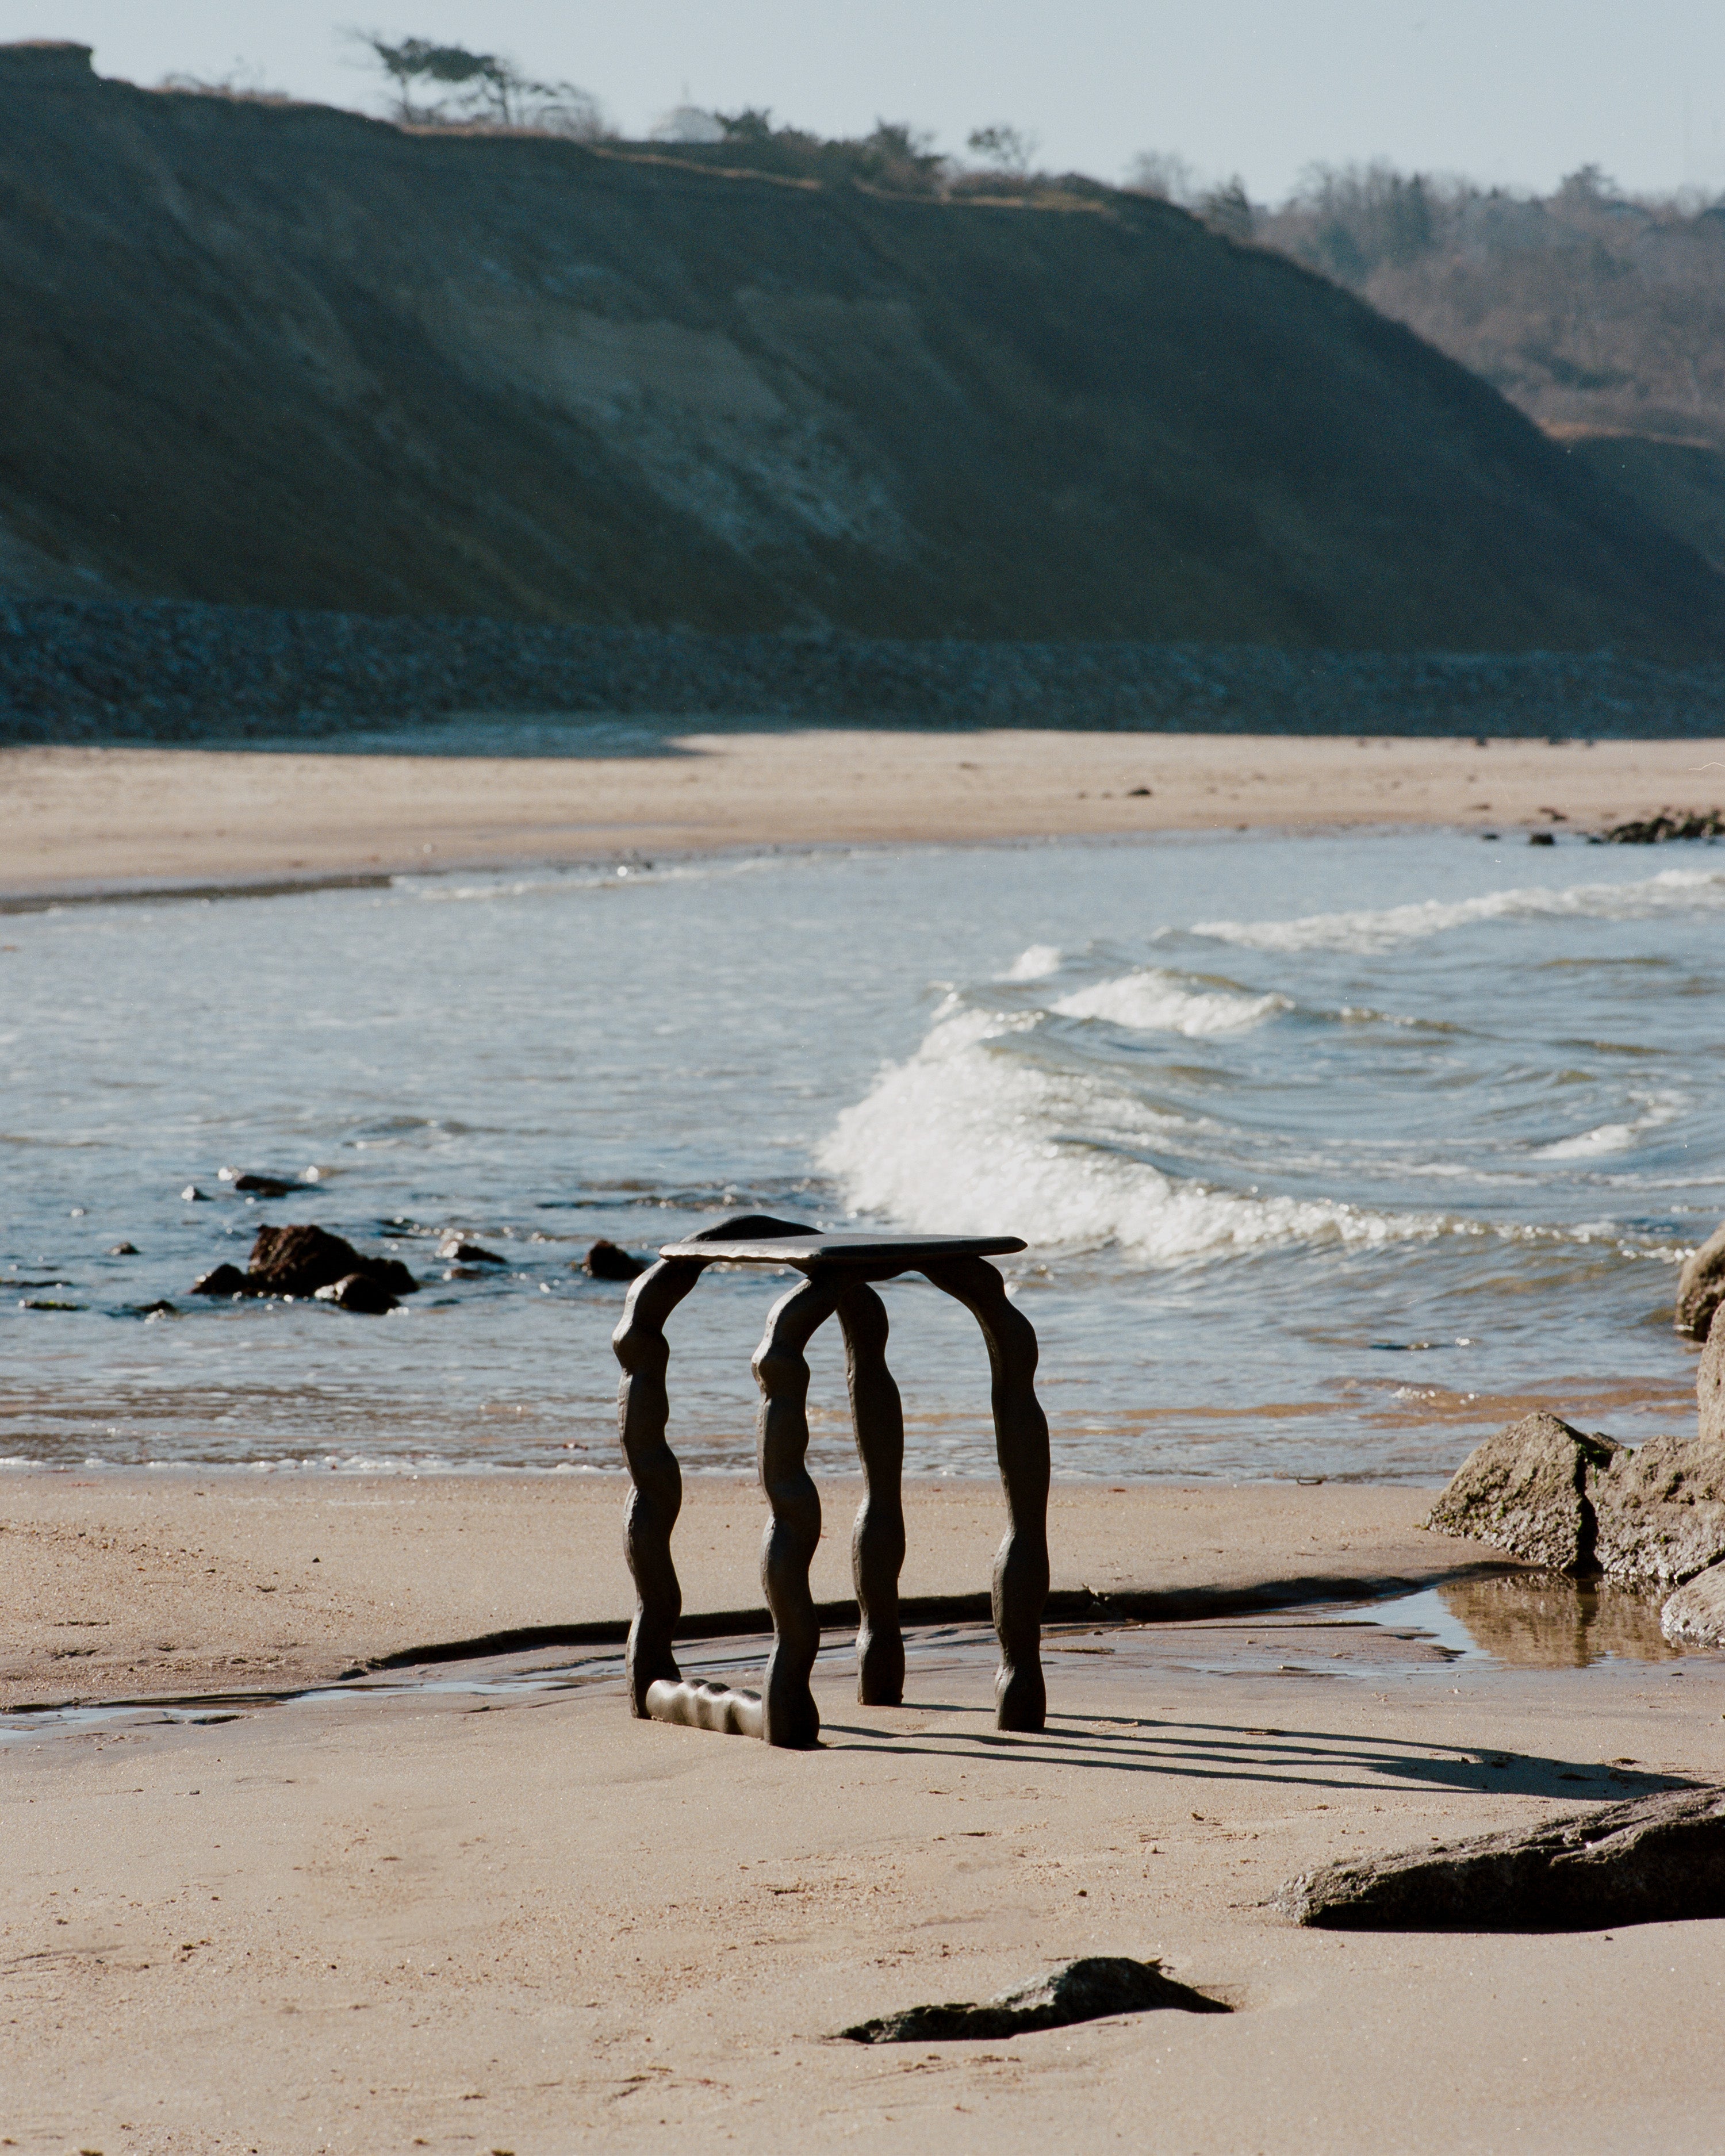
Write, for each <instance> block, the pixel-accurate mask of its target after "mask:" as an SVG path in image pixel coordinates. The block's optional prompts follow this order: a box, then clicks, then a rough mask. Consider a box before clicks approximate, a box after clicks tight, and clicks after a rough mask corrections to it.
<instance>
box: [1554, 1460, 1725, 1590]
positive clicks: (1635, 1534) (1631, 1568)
mask: <svg viewBox="0 0 1725 2156" xmlns="http://www.w3.org/2000/svg"><path fill="white" fill-rule="evenodd" d="M1587 1496H1588V1498H1589V1501H1590V1502H1591V1503H1592V1506H1593V1509H1594V1561H1595V1562H1596V1563H1598V1565H1599V1568H1600V1570H1601V1571H1603V1572H1604V1575H1605V1577H1606V1578H1608V1579H1610V1580H1615V1582H1616V1583H1617V1584H1618V1585H1619V1586H1620V1587H1630V1588H1636V1589H1642V1590H1644V1591H1645V1590H1647V1589H1655V1588H1663V1589H1669V1588H1672V1587H1676V1586H1678V1585H1680V1584H1681V1583H1682V1582H1683V1581H1684V1580H1686V1579H1691V1578H1693V1577H1694V1576H1695V1574H1696V1573H1698V1572H1704V1571H1705V1570H1706V1569H1707V1567H1708V1566H1709V1565H1710V1564H1712V1563H1715V1562H1716V1561H1717V1559H1718V1558H1722V1557H1725V1440H1721V1439H1719V1438H1717V1437H1716V1438H1707V1437H1695V1438H1681V1437H1650V1438H1649V1439H1648V1440H1647V1441H1646V1443H1645V1445H1637V1446H1636V1447H1635V1450H1633V1451H1631V1450H1629V1449H1628V1448H1627V1447H1626V1446H1625V1447H1624V1448H1623V1449H1621V1450H1619V1451H1618V1453H1617V1454H1616V1455H1615V1457H1614V1458H1613V1459H1612V1460H1611V1462H1610V1464H1609V1466H1608V1467H1607V1468H1606V1469H1605V1470H1604V1472H1603V1473H1599V1474H1589V1476H1588V1479H1587Z"/></svg>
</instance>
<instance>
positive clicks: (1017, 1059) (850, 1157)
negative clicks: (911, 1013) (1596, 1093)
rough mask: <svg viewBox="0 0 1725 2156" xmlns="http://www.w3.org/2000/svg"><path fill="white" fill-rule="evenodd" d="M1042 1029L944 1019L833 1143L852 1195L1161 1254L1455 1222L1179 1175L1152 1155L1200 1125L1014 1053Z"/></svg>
mask: <svg viewBox="0 0 1725 2156" xmlns="http://www.w3.org/2000/svg"><path fill="white" fill-rule="evenodd" d="M1106 985H1109V986H1112V985H1116V984H1113V983H1108V984H1106ZM1240 1000H1242V1001H1244V1000H1245V999H1244V998H1241V999H1240ZM1264 1000H1269V999H1267V998H1266V999H1264ZM1276 1000H1278V1001H1280V1000H1281V999H1280V998H1278V999H1276ZM1056 1008H1059V1006H1056ZM1037 1023H1038V1021H1037V1019H1035V1017H1034V1016H1024V1015H1019V1016H1011V1017H1003V1016H1002V1015H1000V1014H996V1013H993V1012H987V1011H980V1010H962V1009H961V1010H949V1011H947V1012H943V1013H942V1014H940V1015H939V1016H937V1019H936V1021H935V1023H934V1024H933V1025H932V1028H931V1029H930V1030H929V1033H928V1034H927V1038H926V1039H924V1040H923V1042H922V1045H921V1046H920V1047H919V1048H918V1049H917V1050H916V1053H915V1054H914V1055H911V1057H909V1058H908V1059H907V1060H906V1061H905V1062H903V1063H900V1064H896V1065H893V1066H891V1068H889V1069H888V1070H885V1071H883V1072H882V1073H881V1074H880V1077H879V1078H877V1079H876V1081H875V1084H874V1086H872V1087H871V1088H870V1091H869V1092H868V1094H867V1095H866V1096H865V1098H864V1099H862V1100H861V1101H858V1102H857V1103H856V1104H855V1106H853V1107H850V1108H847V1109H845V1110H844V1111H843V1112H842V1113H841V1114H840V1115H839V1118H838V1121H837V1123H836V1124H835V1126H834V1129H833V1132H832V1133H831V1135H830V1136H829V1138H828V1139H827V1141H826V1142H825V1144H824V1146H823V1147H822V1148H821V1152H820V1165H821V1166H822V1167H823V1168H824V1169H825V1170H826V1171H827V1173H829V1174H830V1175H832V1176H833V1177H834V1178H835V1179H836V1180H837V1181H838V1183H839V1186H840V1188H841V1189H842V1190H843V1192H844V1194H845V1200H846V1202H847V1204H850V1206H851V1207H852V1208H853V1209H855V1210H856V1211H857V1212H860V1213H867V1214H878V1215H880V1216H883V1217H886V1218H888V1219H894V1220H897V1221H900V1222H901V1223H903V1224H904V1225H905V1226H906V1227H908V1228H911V1229H921V1230H923V1231H925V1232H928V1233H935V1232H942V1231H944V1232H947V1233H957V1234H961V1235H963V1234H983V1233H989V1232H995V1233H998V1232H999V1231H1000V1229H1001V1224H1002V1223H1003V1222H1004V1223H1007V1224H1012V1223H1016V1222H1027V1223H1029V1224H1033V1225H1034V1229H1035V1235H1036V1240H1037V1241H1038V1243H1039V1244H1050V1243H1057V1244H1065V1245H1079V1246H1086V1245H1101V1244H1112V1245H1116V1246H1117V1247H1119V1248H1120V1249H1122V1250H1126V1251H1129V1252H1130V1253H1132V1255H1134V1256H1136V1257H1137V1258H1139V1259H1140V1260H1150V1261H1152V1262H1156V1263H1171V1262H1173V1261H1176V1260H1183V1259H1194V1258H1206V1257H1221V1256H1224V1255H1231V1254H1235V1253H1240V1252H1243V1251H1246V1250H1257V1249H1262V1248H1265V1247H1266V1246H1268V1245H1275V1244H1287V1243H1303V1244H1330V1245H1369V1244H1378V1243H1384V1242H1389V1241H1391V1240H1399V1239H1402V1238H1407V1237H1415V1236H1431V1235H1440V1234H1442V1233H1444V1232H1445V1229H1446V1228H1448V1227H1449V1225H1450V1224H1449V1223H1447V1222H1446V1221H1445V1220H1444V1219H1442V1218H1440V1217H1439V1216H1438V1215H1435V1214H1411V1213H1409V1214H1391V1213H1386V1212H1377V1211H1373V1210H1372V1209H1369V1208H1366V1207H1362V1206H1358V1205H1351V1204H1343V1203H1342V1202H1340V1201H1337V1200H1334V1199H1312V1198H1295V1197H1288V1196H1272V1197H1263V1196H1260V1195H1258V1194H1256V1193H1249V1192H1240V1191H1232V1190H1226V1189H1219V1188H1211V1187H1210V1186H1209V1185H1208V1184H1207V1183H1204V1182H1203V1181H1202V1180H1201V1179H1198V1178H1186V1177H1182V1176H1176V1175H1172V1174H1169V1173H1166V1172H1165V1171H1164V1170H1163V1169H1162V1168H1158V1167H1157V1166H1156V1165H1155V1164H1154V1163H1153V1162H1152V1161H1150V1160H1147V1159H1146V1158H1142V1155H1143V1153H1144V1152H1147V1151H1149V1150H1152V1149H1154V1148H1157V1147H1159V1146H1167V1145H1168V1143H1169V1142H1171V1141H1172V1142H1180V1141H1186V1142H1190V1140H1191V1139H1192V1138H1194V1137H1196V1136H1198V1135H1199V1127H1198V1126H1197V1125H1196V1124H1195V1123H1194V1121H1193V1120H1192V1119H1190V1118H1189V1117H1185V1116H1178V1115H1173V1114H1168V1113H1163V1112H1160V1111H1157V1110H1156V1109H1154V1108H1152V1107H1149V1106H1147V1105H1145V1104H1144V1103H1143V1102H1142V1101H1138V1100H1137V1099H1136V1098H1135V1097H1134V1096H1132V1094H1131V1093H1130V1092H1128V1091H1126V1090H1124V1089H1123V1088H1120V1087H1117V1086H1113V1085H1111V1084H1110V1083H1109V1082H1108V1081H1107V1080H1106V1078H1102V1079H1098V1078H1096V1077H1095V1076H1093V1075H1086V1074H1084V1073H1082V1072H1076V1071H1065V1070H1059V1069H1055V1068H1049V1067H1045V1066H1043V1065H1039V1064H1038V1063H1037V1062H1035V1061H1034V1060H1030V1059H1029V1058H1028V1057H1026V1056H1024V1055H1015V1054H1014V1053H1013V1052H1012V1046H1013V1038H1014V1035H1022V1034H1024V1033H1026V1032H1028V1031H1029V1030H1030V1029H1032V1028H1034V1026H1035V1025H1036V1024H1037Z"/></svg>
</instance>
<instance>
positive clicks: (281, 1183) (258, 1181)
mask: <svg viewBox="0 0 1725 2156" xmlns="http://www.w3.org/2000/svg"><path fill="white" fill-rule="evenodd" d="M216 1173H217V1176H218V1178H219V1179H220V1180H221V1181H222V1182H223V1183H232V1184H233V1186H234V1188H235V1189H236V1190H249V1191H250V1192H251V1193H253V1195H254V1197H258V1198H285V1197H286V1196H287V1195H288V1194H289V1193H290V1191H292V1190H293V1189H295V1188H296V1187H297V1186H296V1184H295V1179H294V1178H293V1177H291V1176H287V1175H250V1174H248V1173H246V1172H245V1171H244V1169H243V1168H218V1169H217V1171H216Z"/></svg>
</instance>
